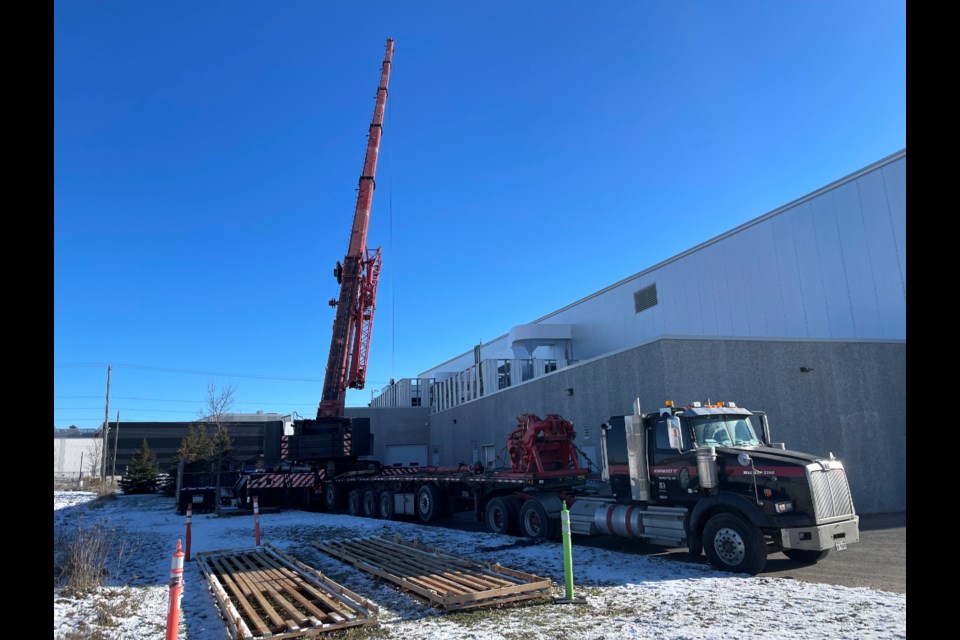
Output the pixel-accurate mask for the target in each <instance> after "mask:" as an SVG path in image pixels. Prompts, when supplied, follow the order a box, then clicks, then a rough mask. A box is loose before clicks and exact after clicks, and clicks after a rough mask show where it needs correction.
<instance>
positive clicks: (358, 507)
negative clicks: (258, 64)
mask: <svg viewBox="0 0 960 640" xmlns="http://www.w3.org/2000/svg"><path fill="white" fill-rule="evenodd" d="M347 511H349V512H350V515H352V516H362V515H363V492H362V491H360V489H354V490H353V491H351V492H350V495H349V496H347Z"/></svg>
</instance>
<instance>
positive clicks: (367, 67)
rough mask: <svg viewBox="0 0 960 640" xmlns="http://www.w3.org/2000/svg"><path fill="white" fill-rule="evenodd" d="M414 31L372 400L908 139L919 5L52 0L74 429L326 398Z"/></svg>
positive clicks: (402, 95) (62, 375)
mask: <svg viewBox="0 0 960 640" xmlns="http://www.w3.org/2000/svg"><path fill="white" fill-rule="evenodd" d="M388 37H391V38H394V39H395V41H396V50H395V53H394V63H393V74H392V76H391V80H390V92H389V98H388V101H387V115H386V121H385V124H384V135H383V143H382V145H381V153H380V164H379V167H378V173H377V190H376V192H375V195H374V199H373V210H372V214H371V223H370V233H369V241H368V244H369V246H370V247H371V248H372V247H376V246H382V247H383V252H384V258H383V272H382V276H381V282H380V288H379V293H378V299H377V301H378V304H377V312H376V318H375V323H374V329H373V338H372V346H371V353H370V369H369V372H368V375H367V388H366V389H364V390H362V391H351V392H349V394H348V404H349V405H351V406H358V405H359V406H362V405H366V404H367V403H368V402H369V401H370V397H371V395H370V393H371V390H378V389H380V388H381V387H382V386H384V385H385V384H386V383H387V382H388V381H389V379H390V378H391V377H393V378H401V377H412V376H416V375H417V374H418V373H420V372H421V371H424V370H425V369H427V368H429V367H431V366H434V365H436V364H439V363H440V362H442V361H444V360H447V359H448V358H451V357H453V356H456V355H459V354H460V353H463V352H464V351H467V350H469V349H471V348H472V346H473V345H475V344H477V343H478V342H479V341H488V340H491V339H493V338H495V337H497V336H499V335H501V334H503V333H506V332H507V331H508V330H509V329H510V327H512V326H513V325H516V324H521V323H524V322H529V321H531V320H534V319H536V318H539V317H541V316H543V315H545V314H547V313H549V312H551V311H553V310H555V309H558V308H560V307H562V306H565V305H566V304H569V303H571V302H573V301H575V300H577V299H579V298H581V297H583V296H586V295H588V294H590V293H593V292H594V291H597V290H599V289H601V288H603V287H605V286H607V285H609V284H612V283H614V282H616V281H618V280H620V279H622V278H624V277H626V276H629V275H631V274H633V273H636V272H638V271H641V270H643V269H645V268H647V267H649V266H652V265H654V264H656V263H657V262H659V261H661V260H664V259H666V258H669V257H671V256H673V255H676V254H677V253H679V252H681V251H683V250H685V249H687V248H690V247H692V246H694V245H696V244H699V243H700V242H702V241H704V240H707V239H709V238H711V237H713V236H716V235H718V234H720V233H723V232H724V231H727V230H729V229H731V228H733V227H735V226H737V225H739V224H741V223H743V222H746V221H747V220H750V219H753V218H755V217H757V216H759V215H762V214H764V213H766V212H767V211H770V210H772V209H774V208H776V207H778V206H781V205H783V204H786V203H787V202H790V201H791V200H794V199H796V198H798V197H801V196H803V195H805V194H807V193H809V192H811V191H814V190H816V189H818V188H819V187H821V186H824V185H826V184H828V183H830V182H832V181H834V180H836V179H839V178H841V177H843V176H845V175H847V174H849V173H851V172H854V171H856V170H858V169H860V168H862V167H864V166H866V165H868V164H870V163H872V162H874V161H876V160H879V159H881V158H883V157H885V156H887V155H889V154H891V153H894V152H896V151H898V150H900V149H903V148H905V147H906V8H905V3H904V2H902V1H897V2H889V1H886V0H869V1H867V0H857V1H851V0H841V1H836V0H834V1H830V2H819V1H811V2H780V1H777V2H769V1H763V2H761V1H752V0H750V1H747V0H743V1H729V2H707V1H705V0H703V1H687V2H685V1H676V0H670V1H662V2H661V1H647V2H640V1H637V2H594V3H585V2H562V1H561V2H545V1H533V0H531V1H528V2H503V1H497V0H495V1H490V2H484V3H449V2H404V3H396V2H393V3H389V2H378V1H371V2H364V3H332V2H305V1H288V2H283V3H262V2H214V1H211V2H202V3H190V2H180V1H175V2H163V3H159V2H151V3H143V2H140V3H134V2H110V1H105V2H63V1H58V2H56V3H55V5H54V426H56V427H66V426H69V425H71V424H73V425H76V426H78V427H81V428H92V427H96V426H98V425H99V424H100V422H101V421H102V420H103V414H104V402H103V400H104V394H105V387H106V377H107V373H106V368H107V364H108V363H111V364H112V365H113V371H112V376H111V403H110V406H111V409H110V419H111V420H113V419H115V418H116V412H117V411H119V412H120V418H121V421H139V420H150V421H154V420H190V419H193V418H195V417H196V416H197V415H198V414H199V412H200V411H201V409H202V407H203V404H204V399H205V397H206V389H207V385H208V384H209V383H213V384H216V385H217V386H218V387H220V388H222V387H224V386H226V385H231V386H233V388H234V389H235V392H236V404H235V407H234V408H235V409H236V410H238V411H256V410H258V409H261V410H264V411H268V412H270V411H277V412H281V413H289V412H292V411H296V412H298V413H300V414H301V415H304V416H306V417H313V415H314V413H315V412H316V406H317V403H318V402H319V399H320V391H321V384H322V379H323V375H324V369H325V366H326V360H327V352H328V349H329V341H330V334H331V327H332V321H333V311H332V309H331V308H330V307H329V306H328V305H327V301H328V300H329V299H330V298H334V297H336V295H337V285H336V281H335V280H334V279H333V276H332V267H333V265H334V263H335V262H336V261H337V260H341V259H342V258H343V255H344V253H345V251H346V248H347V241H348V235H349V230H350V224H351V220H352V216H353V210H354V206H355V203H356V192H355V188H356V185H357V179H358V177H359V175H360V169H361V165H362V161H363V154H364V151H365V145H366V134H367V129H368V127H369V124H370V119H371V116H372V114H373V106H374V98H375V96H376V87H377V83H378V80H379V69H380V63H381V61H382V59H383V52H384V45H385V42H386V39H387V38H388Z"/></svg>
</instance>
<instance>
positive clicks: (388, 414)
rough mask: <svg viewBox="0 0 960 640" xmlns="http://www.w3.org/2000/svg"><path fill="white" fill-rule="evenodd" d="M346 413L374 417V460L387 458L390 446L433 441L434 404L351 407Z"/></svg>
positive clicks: (371, 427)
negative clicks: (431, 435)
mask: <svg viewBox="0 0 960 640" xmlns="http://www.w3.org/2000/svg"><path fill="white" fill-rule="evenodd" d="M344 415H346V416H347V417H348V418H354V417H364V418H370V433H372V434H373V451H372V453H371V455H370V456H369V458H371V459H373V460H381V461H382V460H385V459H386V457H387V446H388V445H403V444H427V443H428V442H429V441H430V438H429V421H430V407H404V408H389V409H386V408H372V407H347V408H346V410H345V411H344Z"/></svg>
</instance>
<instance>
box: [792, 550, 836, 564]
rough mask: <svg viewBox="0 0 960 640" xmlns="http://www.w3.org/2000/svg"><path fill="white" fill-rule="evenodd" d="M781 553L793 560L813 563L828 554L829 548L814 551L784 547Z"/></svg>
mask: <svg viewBox="0 0 960 640" xmlns="http://www.w3.org/2000/svg"><path fill="white" fill-rule="evenodd" d="M783 555H785V556H787V557H788V558H790V559H791V560H793V561H794V562H802V563H804V564H815V563H817V562H819V561H821V560H823V559H824V558H826V557H827V556H828V555H830V549H824V550H823V551H814V550H812V549H784V550H783Z"/></svg>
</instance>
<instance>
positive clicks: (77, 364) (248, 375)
mask: <svg viewBox="0 0 960 640" xmlns="http://www.w3.org/2000/svg"><path fill="white" fill-rule="evenodd" d="M112 364H113V366H114V367H115V368H121V369H140V370H143V371H160V372H163V373H186V374H190V375H200V376H223V377H228V378H253V379H257V380H284V381H287V382H323V380H322V379H319V378H294V377H289V376H267V375H261V374H256V373H228V372H224V371H203V370H197V369H171V368H168V367H152V366H149V365H143V364H117V363H112ZM53 366H54V367H59V368H72V367H74V368H75V367H105V366H107V363H105V362H104V363H96V362H94V363H89V362H55V363H53Z"/></svg>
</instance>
